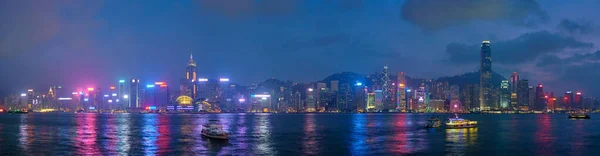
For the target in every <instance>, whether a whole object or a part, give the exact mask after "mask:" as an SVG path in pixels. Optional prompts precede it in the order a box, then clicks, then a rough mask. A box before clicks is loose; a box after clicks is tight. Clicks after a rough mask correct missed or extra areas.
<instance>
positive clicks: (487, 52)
mask: <svg viewBox="0 0 600 156" xmlns="http://www.w3.org/2000/svg"><path fill="white" fill-rule="evenodd" d="M480 64H481V68H480V69H479V73H480V77H479V80H480V82H479V88H480V90H479V98H480V99H481V101H480V103H479V105H480V106H479V107H480V109H481V110H490V109H493V108H492V104H493V100H492V82H491V80H492V49H491V48H490V41H483V42H482V43H481V61H480Z"/></svg>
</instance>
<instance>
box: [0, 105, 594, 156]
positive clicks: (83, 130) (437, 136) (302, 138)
mask: <svg viewBox="0 0 600 156" xmlns="http://www.w3.org/2000/svg"><path fill="white" fill-rule="evenodd" d="M437 115H438V116H440V118H441V119H446V118H447V117H449V116H451V115H450V114H437ZM430 116H431V114H86V113H81V114H72V113H71V114H70V113H46V114H40V113H30V114H0V155H125V154H129V155H484V154H494V155H545V156H547V155H596V154H597V153H598V152H600V120H596V119H595V118H594V117H595V116H596V115H594V114H592V119H588V120H570V119H567V115H566V114H464V115H461V117H463V118H465V119H470V120H476V121H478V122H479V124H478V126H477V128H470V129H444V128H439V129H425V128H424V125H425V122H426V119H427V118H429V117H430ZM598 117H600V116H598ZM209 119H218V120H221V122H222V123H223V127H224V129H225V130H227V131H228V132H230V133H231V138H230V140H228V141H218V140H211V139H207V138H203V137H202V136H201V135H200V130H201V125H202V124H204V123H207V122H208V120H209Z"/></svg>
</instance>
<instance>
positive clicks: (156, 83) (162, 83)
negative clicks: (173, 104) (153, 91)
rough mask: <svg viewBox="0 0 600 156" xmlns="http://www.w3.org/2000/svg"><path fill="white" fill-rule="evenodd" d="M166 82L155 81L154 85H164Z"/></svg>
mask: <svg viewBox="0 0 600 156" xmlns="http://www.w3.org/2000/svg"><path fill="white" fill-rule="evenodd" d="M164 84H166V83H165V82H154V85H159V86H160V85H164Z"/></svg>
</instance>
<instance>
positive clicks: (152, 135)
mask: <svg viewBox="0 0 600 156" xmlns="http://www.w3.org/2000/svg"><path fill="white" fill-rule="evenodd" d="M157 116H158V115H157V114H144V115H143V116H142V118H143V125H142V149H143V152H144V154H145V155H155V154H156V151H157V149H158V147H157V146H156V140H157V137H158V136H159V134H158V129H157V128H156V124H157V122H158V121H157V119H156V118H157Z"/></svg>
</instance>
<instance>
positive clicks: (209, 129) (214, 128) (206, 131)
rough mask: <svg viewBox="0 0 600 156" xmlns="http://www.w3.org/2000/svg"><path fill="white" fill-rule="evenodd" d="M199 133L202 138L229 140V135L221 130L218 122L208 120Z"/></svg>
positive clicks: (221, 127)
mask: <svg viewBox="0 0 600 156" xmlns="http://www.w3.org/2000/svg"><path fill="white" fill-rule="evenodd" d="M201 133H202V136H204V137H207V138H211V139H220V140H227V139H229V134H228V133H227V132H225V131H224V130H223V126H222V125H221V121H219V120H209V121H208V124H205V125H202V132H201Z"/></svg>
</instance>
